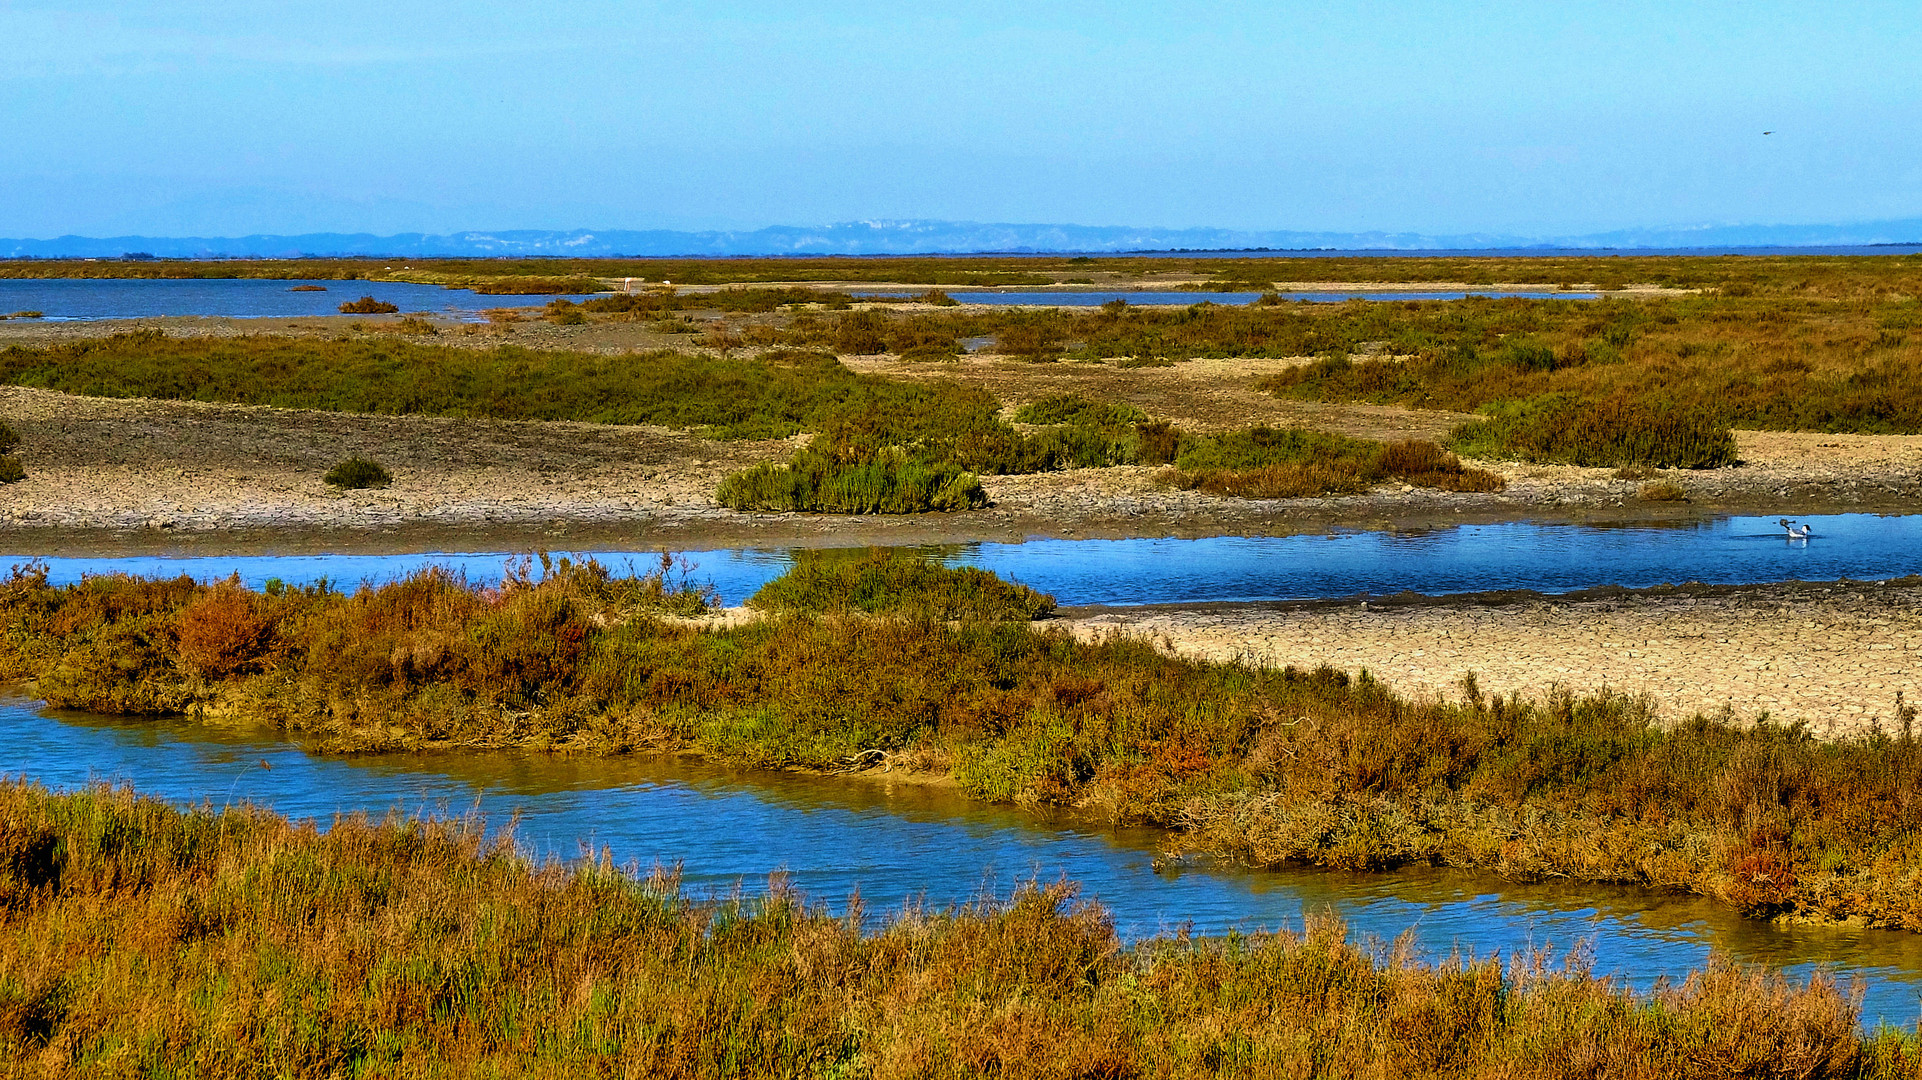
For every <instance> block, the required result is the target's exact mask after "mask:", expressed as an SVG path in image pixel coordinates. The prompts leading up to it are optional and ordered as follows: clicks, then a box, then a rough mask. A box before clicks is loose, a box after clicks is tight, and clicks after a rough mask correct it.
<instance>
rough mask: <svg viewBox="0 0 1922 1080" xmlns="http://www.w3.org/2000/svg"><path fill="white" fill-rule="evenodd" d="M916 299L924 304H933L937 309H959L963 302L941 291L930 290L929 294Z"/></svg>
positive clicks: (923, 294) (926, 293) (925, 293)
mask: <svg viewBox="0 0 1922 1080" xmlns="http://www.w3.org/2000/svg"><path fill="white" fill-rule="evenodd" d="M915 299H916V300H919V301H921V302H922V303H923V304H932V305H934V306H935V307H959V306H960V305H961V301H959V300H956V299H955V298H954V297H952V296H949V295H948V294H947V293H945V292H942V291H941V290H940V289H929V290H928V291H927V292H924V293H922V294H921V295H920V296H917V297H915Z"/></svg>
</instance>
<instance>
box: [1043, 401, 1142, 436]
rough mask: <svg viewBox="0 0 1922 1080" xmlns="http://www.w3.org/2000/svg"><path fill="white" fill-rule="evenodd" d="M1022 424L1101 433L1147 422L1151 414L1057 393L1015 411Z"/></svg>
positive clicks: (1133, 408)
mask: <svg viewBox="0 0 1922 1080" xmlns="http://www.w3.org/2000/svg"><path fill="white" fill-rule="evenodd" d="M1014 419H1015V422H1016V423H1019V424H1071V425H1073V426H1076V427H1086V428H1094V429H1096V430H1099V431H1123V430H1126V429H1128V428H1130V427H1133V426H1134V425H1136V424H1142V423H1146V422H1147V420H1148V415H1147V414H1146V413H1144V412H1142V411H1141V410H1140V409H1137V408H1135V407H1134V406H1132V405H1115V404H1110V403H1108V402H1105V401H1091V400H1089V399H1088V398H1085V397H1082V396H1081V395H1080V394H1055V395H1052V396H1050V397H1044V398H1042V399H1041V400H1039V401H1031V402H1029V403H1028V404H1026V405H1023V406H1021V407H1020V408H1019V409H1017V410H1015V414H1014Z"/></svg>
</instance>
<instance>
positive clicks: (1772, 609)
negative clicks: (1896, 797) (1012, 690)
mask: <svg viewBox="0 0 1922 1080" xmlns="http://www.w3.org/2000/svg"><path fill="white" fill-rule="evenodd" d="M1064 618H1065V620H1066V623H1067V625H1068V626H1069V628H1070V629H1071V630H1072V631H1073V632H1074V633H1076V634H1078V635H1081V636H1083V637H1094V636H1098V635H1102V634H1108V633H1114V632H1122V633H1130V634H1144V635H1147V636H1149V637H1150V638H1152V639H1154V640H1156V641H1162V642H1165V643H1167V644H1169V645H1171V646H1172V647H1173V649H1174V650H1175V651H1176V652H1178V653H1181V654H1184V655H1189V656H1195V657H1202V658H1208V659H1215V660H1230V659H1241V660H1243V661H1245V662H1250V663H1256V664H1263V665H1272V666H1283V665H1288V664H1293V665H1295V666H1297V667H1300V668H1309V669H1312V668H1315V667H1318V666H1320V665H1323V664H1326V665H1329V666H1331V667H1334V668H1338V669H1341V670H1343V671H1347V672H1350V673H1354V672H1358V671H1361V670H1363V669H1365V670H1367V671H1368V672H1369V673H1370V674H1371V675H1373V676H1374V677H1375V678H1377V679H1379V680H1381V681H1382V682H1384V683H1386V684H1387V685H1388V686H1389V687H1391V688H1392V689H1394V690H1395V691H1397V692H1399V693H1402V694H1407V695H1411V696H1417V697H1420V696H1428V695H1432V696H1440V697H1444V698H1451V699H1457V700H1458V699H1460V697H1461V695H1462V693H1463V678H1464V676H1467V675H1469V674H1471V673H1472V674H1473V675H1474V676H1475V679H1476V682H1477V683H1478V684H1479V686H1480V688H1481V690H1482V691H1483V692H1484V693H1491V694H1502V695H1510V694H1520V695H1522V696H1523V697H1526V698H1530V699H1533V700H1537V701H1540V700H1543V699H1545V698H1547V697H1548V696H1549V695H1550V694H1551V693H1553V692H1554V691H1555V690H1556V689H1557V688H1565V689H1567V690H1571V691H1574V692H1576V693H1584V692H1590V691H1596V690H1601V689H1603V688H1607V689H1609V690H1615V691H1621V692H1624V693H1629V694H1647V695H1649V696H1650V697H1652V698H1653V700H1654V702H1655V705H1656V707H1657V709H1658V710H1659V711H1660V714H1661V716H1662V717H1663V719H1664V720H1669V721H1674V720H1682V719H1686V718H1688V717H1689V716H1691V715H1693V714H1694V713H1697V712H1701V713H1707V714H1716V713H1719V712H1720V711H1721V710H1723V709H1724V708H1727V709H1729V710H1731V711H1732V712H1733V714H1734V716H1735V718H1736V719H1738V720H1742V721H1753V720H1755V719H1757V718H1759V717H1760V716H1761V715H1762V714H1763V713H1767V714H1768V715H1769V716H1770V717H1772V718H1774V719H1776V720H1778V721H1783V722H1789V721H1798V720H1799V721H1802V722H1805V723H1807V724H1808V725H1809V726H1810V728H1811V729H1812V730H1813V731H1814V733H1815V734H1817V735H1818V736H1821V737H1839V736H1848V735H1859V734H1864V733H1868V732H1870V731H1872V730H1873V729H1874V728H1875V727H1876V726H1878V725H1879V726H1880V727H1881V728H1882V729H1883V730H1885V731H1888V732H1890V733H1894V732H1895V727H1896V723H1897V721H1896V694H1897V693H1898V692H1900V693H1902V694H1903V695H1904V698H1905V700H1906V702H1907V703H1908V704H1911V705H1916V704H1922V582H1918V581H1916V580H1915V579H1913V578H1909V579H1903V580H1901V581H1898V582H1890V583H1884V584H1876V583H1851V582H1842V583H1836V584H1827V585H1805V584H1790V585H1775V586H1746V587H1739V588H1718V587H1683V588H1676V589H1656V590H1646V591H1639V592H1629V591H1625V590H1606V591H1597V592H1594V593H1588V594H1581V595H1578V596H1574V597H1540V596H1535V597H1526V596H1524V597H1515V596H1502V597H1461V598H1444V599H1442V600H1433V601H1431V600H1426V599H1423V600H1418V601H1410V602H1406V603H1401V602H1389V603H1385V604H1384V603H1382V602H1379V601H1377V602H1373V603H1367V604H1364V603H1361V602H1349V603H1340V604H1332V603H1296V604H1210V605H1189V606H1168V607H1159V608H1136V609H1127V608H1112V609H1081V610H1078V611H1077V610H1070V611H1067V612H1064Z"/></svg>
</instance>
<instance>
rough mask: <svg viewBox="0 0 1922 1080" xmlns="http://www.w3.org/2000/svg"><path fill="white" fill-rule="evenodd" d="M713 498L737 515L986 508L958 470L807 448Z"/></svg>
mask: <svg viewBox="0 0 1922 1080" xmlns="http://www.w3.org/2000/svg"><path fill="white" fill-rule="evenodd" d="M817 442H818V440H817ZM714 497H715V501H717V502H719V503H720V504H721V505H722V506H727V507H731V508H733V509H736V510H774V511H782V512H797V511H798V512H808V513H822V514H916V513H923V512H926V511H934V510H939V511H951V510H971V509H974V508H977V507H981V506H986V505H987V504H988V497H987V494H986V493H985V492H983V491H982V490H981V481H980V480H979V479H978V478H977V477H976V476H975V475H974V474H973V473H971V472H967V471H965V470H963V469H962V468H961V467H960V466H958V465H954V464H950V463H946V462H930V461H927V460H924V459H920V458H916V457H913V456H911V455H909V454H908V453H907V452H905V451H903V450H900V449H898V448H884V449H879V450H867V451H863V450H853V451H843V452H829V451H825V450H822V449H820V448H819V447H817V446H813V445H810V446H809V447H808V448H807V449H804V450H802V451H801V452H800V453H798V454H796V455H794V458H793V460H791V461H789V462H788V463H787V464H785V465H773V464H763V465H757V466H755V467H754V468H752V469H747V470H744V471H742V472H737V473H734V474H732V475H730V476H728V477H727V478H726V479H724V480H722V481H721V486H720V489H719V490H718V491H717V492H716V493H715V496H714Z"/></svg>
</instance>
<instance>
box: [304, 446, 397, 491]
mask: <svg viewBox="0 0 1922 1080" xmlns="http://www.w3.org/2000/svg"><path fill="white" fill-rule="evenodd" d="M321 480H322V481H323V482H325V483H328V484H332V485H333V486H335V487H337V488H344V489H347V490H349V491H359V490H361V489H363V488H384V487H386V486H387V485H388V484H391V483H393V482H394V477H393V474H391V473H389V472H388V471H387V468H386V466H384V465H382V464H381V463H380V462H378V461H371V460H369V459H367V458H364V457H361V456H360V455H358V454H356V455H354V456H352V457H347V458H342V459H341V460H340V461H338V462H336V463H335V464H334V467H333V468H331V469H329V470H327V475H326V476H323V477H321Z"/></svg>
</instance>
